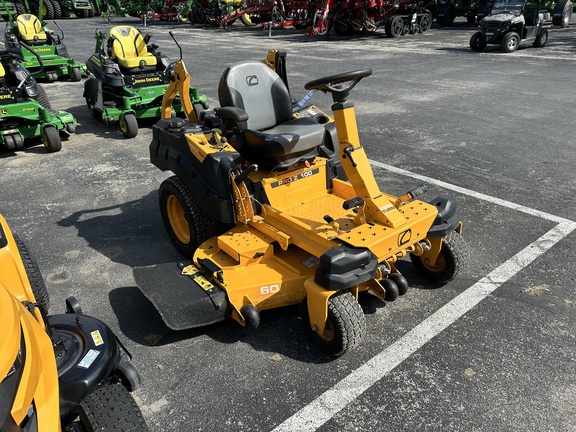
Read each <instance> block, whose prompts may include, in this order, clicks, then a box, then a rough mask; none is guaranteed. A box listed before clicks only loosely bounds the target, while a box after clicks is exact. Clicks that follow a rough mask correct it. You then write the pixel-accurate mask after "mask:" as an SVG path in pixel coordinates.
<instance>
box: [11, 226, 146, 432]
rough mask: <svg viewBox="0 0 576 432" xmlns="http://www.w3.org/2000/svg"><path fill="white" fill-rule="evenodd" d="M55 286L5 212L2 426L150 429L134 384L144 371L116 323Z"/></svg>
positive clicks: (49, 430)
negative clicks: (52, 303)
mask: <svg viewBox="0 0 576 432" xmlns="http://www.w3.org/2000/svg"><path fill="white" fill-rule="evenodd" d="M48 301H49V298H48V292H47V291H46V286H45V285H44V280H43V279H42V275H41V274H40V270H39V269H38V266H37V265H36V262H35V261H34V260H33V259H32V257H31V256H30V253H29V252H28V250H27V248H26V246H25V245H24V243H23V242H22V241H21V240H20V239H19V238H18V237H17V236H15V235H13V234H12V233H11V232H10V229H9V228H8V225H7V224H6V220H5V219H4V218H3V217H2V216H0V316H1V317H2V326H1V327H0V352H1V353H2V355H1V356H0V430H1V431H38V432H56V431H60V430H66V431H78V432H81V431H95V430H105V431H123V432H127V431H147V430H148V428H147V426H146V423H145V421H144V419H143V417H142V413H141V412H140V409H139V408H138V406H137V405H136V402H135V401H134V399H133V398H132V396H131V394H130V393H129V391H131V390H134V389H135V388H136V387H137V386H138V384H139V382H140V377H139V375H138V372H137V371H136V369H135V368H134V367H133V366H132V365H131V364H130V363H129V359H130V354H128V352H127V351H126V349H125V348H124V347H123V345H122V344H121V343H120V341H119V340H118V339H117V337H116V336H115V334H114V333H113V332H112V330H111V329H110V328H109V327H108V326H106V325H105V324H104V323H102V322H101V321H99V320H97V319H95V318H92V317H90V316H87V315H83V314H82V310H81V308H80V305H79V304H78V302H77V300H76V299H75V298H74V297H70V298H68V299H67V300H66V312H67V313H65V314H57V315H48Z"/></svg>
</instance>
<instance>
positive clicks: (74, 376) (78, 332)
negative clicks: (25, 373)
mask: <svg viewBox="0 0 576 432" xmlns="http://www.w3.org/2000/svg"><path fill="white" fill-rule="evenodd" d="M47 325H48V326H49V327H50V331H51V339H52V343H53V344H54V354H55V356H56V364H57V367H58V382H59V387H60V416H61V417H65V416H68V415H74V414H75V410H76V408H77V406H78V404H79V403H80V401H81V400H82V399H84V397H86V395H87V394H88V393H89V392H90V391H92V390H93V389H94V388H95V387H96V386H98V385H99V384H100V383H101V382H102V381H104V380H105V379H107V378H109V377H111V376H113V375H114V372H115V370H116V369H117V367H118V365H119V363H120V347H119V345H118V341H117V339H116V335H115V334H114V332H113V331H112V330H111V329H110V328H109V327H108V326H107V325H106V324H104V323H103V322H102V321H100V320H97V319H96V318H92V317H90V316H87V315H78V314H59V315H52V316H49V317H48V319H47Z"/></svg>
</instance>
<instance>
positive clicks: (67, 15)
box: [62, 7, 70, 18]
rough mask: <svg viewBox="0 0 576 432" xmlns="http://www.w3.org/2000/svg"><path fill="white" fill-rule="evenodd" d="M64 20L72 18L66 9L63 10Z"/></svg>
mask: <svg viewBox="0 0 576 432" xmlns="http://www.w3.org/2000/svg"><path fill="white" fill-rule="evenodd" d="M62 18H70V11H69V10H68V9H66V8H65V7H64V8H62Z"/></svg>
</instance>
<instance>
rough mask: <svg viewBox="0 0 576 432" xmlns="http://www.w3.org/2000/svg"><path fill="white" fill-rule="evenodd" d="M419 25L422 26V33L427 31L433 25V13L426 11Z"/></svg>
mask: <svg viewBox="0 0 576 432" xmlns="http://www.w3.org/2000/svg"><path fill="white" fill-rule="evenodd" d="M418 26H419V27H420V32H421V33H426V32H427V31H428V30H430V28H431V27H432V15H429V14H427V13H425V14H424V15H422V16H421V17H420V20H419V21H418Z"/></svg>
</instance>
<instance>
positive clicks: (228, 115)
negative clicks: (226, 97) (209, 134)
mask: <svg viewBox="0 0 576 432" xmlns="http://www.w3.org/2000/svg"><path fill="white" fill-rule="evenodd" d="M214 112H215V113H216V117H218V118H220V119H222V120H233V121H234V122H236V123H242V122H245V121H247V120H248V113H247V112H246V111H244V110H243V109H240V108H236V107H220V108H214Z"/></svg>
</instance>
